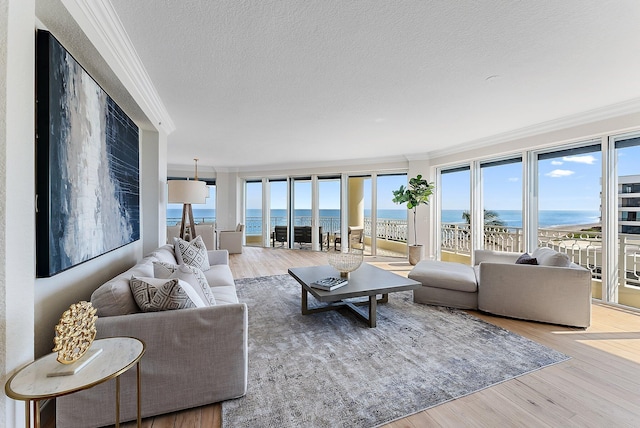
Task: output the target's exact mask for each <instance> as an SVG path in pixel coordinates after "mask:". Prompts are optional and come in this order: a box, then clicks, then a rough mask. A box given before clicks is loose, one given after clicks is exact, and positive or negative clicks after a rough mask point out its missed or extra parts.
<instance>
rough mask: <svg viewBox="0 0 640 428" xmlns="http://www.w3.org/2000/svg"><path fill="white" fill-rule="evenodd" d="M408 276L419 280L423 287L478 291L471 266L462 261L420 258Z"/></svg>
mask: <svg viewBox="0 0 640 428" xmlns="http://www.w3.org/2000/svg"><path fill="white" fill-rule="evenodd" d="M409 278H411V279H413V280H415V281H419V282H421V283H422V285H423V286H425V287H434V288H444V289H448V290H455V291H465V292H469V293H475V292H476V291H478V283H477V282H476V274H475V272H474V270H473V268H472V267H471V266H469V265H463V264H462V263H453V262H441V261H436V260H422V261H421V262H418V264H417V265H415V267H414V268H413V269H412V270H411V272H410V273H409Z"/></svg>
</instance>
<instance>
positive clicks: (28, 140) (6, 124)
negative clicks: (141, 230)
mask: <svg viewBox="0 0 640 428" xmlns="http://www.w3.org/2000/svg"><path fill="white" fill-rule="evenodd" d="M34 15H35V4H34V1H33V0H0V367H1V370H2V376H1V379H0V380H1V382H2V385H4V383H5V382H6V381H7V378H8V377H9V376H10V375H11V374H13V372H15V370H16V369H18V368H19V367H20V366H22V365H24V364H25V363H27V362H29V361H31V360H32V359H33V337H34V331H33V318H34V308H33V301H34V277H35V266H34V242H35V230H34V224H35V213H34V198H33V195H34V180H33V176H34V167H33V165H34V145H33V131H34V128H33V124H34V101H33V100H34V85H33V82H34V66H33V65H34V57H35V52H34V46H35V37H34V35H35V33H34V28H33V26H34ZM0 426H6V427H13V426H24V404H23V403H22V402H16V401H13V400H10V399H8V398H7V396H6V395H5V394H4V388H2V394H0Z"/></svg>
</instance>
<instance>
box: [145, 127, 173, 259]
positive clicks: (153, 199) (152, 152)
mask: <svg viewBox="0 0 640 428" xmlns="http://www.w3.org/2000/svg"><path fill="white" fill-rule="evenodd" d="M140 156H141V160H140V204H141V212H140V215H141V227H142V241H143V242H144V244H143V247H142V252H143V254H147V253H150V252H151V251H153V250H154V249H155V248H158V247H159V246H161V245H164V243H165V242H166V238H167V227H166V226H167V221H166V220H167V218H166V213H167V199H166V196H167V192H166V186H167V136H166V135H165V134H164V133H158V132H156V131H147V130H142V129H141V130H140Z"/></svg>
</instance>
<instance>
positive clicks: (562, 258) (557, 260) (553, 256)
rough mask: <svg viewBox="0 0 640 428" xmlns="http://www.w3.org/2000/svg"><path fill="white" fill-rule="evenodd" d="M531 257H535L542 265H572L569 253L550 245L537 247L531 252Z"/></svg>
mask: <svg viewBox="0 0 640 428" xmlns="http://www.w3.org/2000/svg"><path fill="white" fill-rule="evenodd" d="M531 257H535V258H536V259H537V260H538V264H539V265H540V266H555V267H569V266H570V265H571V260H569V256H568V255H566V254H564V253H559V252H557V251H555V250H554V249H552V248H548V247H540V248H536V249H535V250H534V251H533V253H531Z"/></svg>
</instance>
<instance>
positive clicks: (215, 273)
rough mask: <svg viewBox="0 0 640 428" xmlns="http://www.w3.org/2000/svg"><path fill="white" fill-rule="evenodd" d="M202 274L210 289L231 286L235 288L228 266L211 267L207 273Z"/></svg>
mask: <svg viewBox="0 0 640 428" xmlns="http://www.w3.org/2000/svg"><path fill="white" fill-rule="evenodd" d="M203 273H204V276H205V278H207V282H208V283H209V287H211V288H212V289H213V288H215V287H220V286H233V287H234V288H235V285H236V283H235V282H234V281H233V275H232V274H231V269H229V266H228V265H212V266H211V267H210V268H209V270H208V271H206V272H203ZM216 301H217V299H216Z"/></svg>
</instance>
